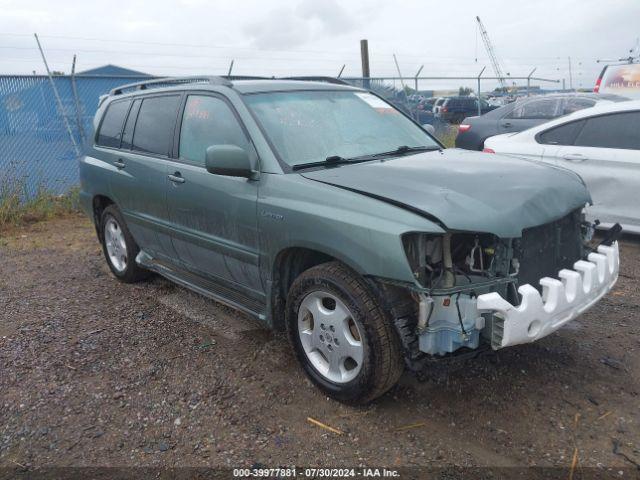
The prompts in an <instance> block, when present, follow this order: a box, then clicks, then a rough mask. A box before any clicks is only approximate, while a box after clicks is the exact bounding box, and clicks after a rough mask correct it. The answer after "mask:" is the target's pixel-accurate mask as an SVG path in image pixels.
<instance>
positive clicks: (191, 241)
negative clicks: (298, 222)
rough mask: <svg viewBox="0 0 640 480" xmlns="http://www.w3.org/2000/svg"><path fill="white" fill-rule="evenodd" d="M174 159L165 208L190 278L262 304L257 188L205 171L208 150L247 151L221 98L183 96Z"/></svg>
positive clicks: (245, 140) (238, 126) (247, 143)
mask: <svg viewBox="0 0 640 480" xmlns="http://www.w3.org/2000/svg"><path fill="white" fill-rule="evenodd" d="M184 103H185V104H184V109H183V114H182V120H181V125H180V134H179V141H178V144H179V145H178V152H177V156H178V158H177V159H174V160H173V161H170V162H169V163H168V172H167V173H168V178H169V186H168V189H167V206H168V209H169V218H170V221H171V223H172V228H173V229H174V232H173V235H172V236H173V239H172V240H173V245H174V247H175V250H176V252H177V254H178V256H179V258H180V260H181V261H182V262H183V263H184V264H185V265H186V266H187V267H188V268H189V269H190V270H191V271H192V272H194V273H196V274H198V275H200V276H202V277H205V278H207V279H208V280H211V281H214V282H216V283H218V284H220V285H222V286H225V287H228V288H232V289H235V290H238V291H240V292H241V293H243V294H245V295H247V296H249V297H252V298H253V299H256V300H260V301H263V300H264V293H263V292H264V289H263V287H262V282H261V280H260V272H259V263H258V260H259V256H258V228H257V218H256V215H257V213H256V209H257V199H258V182H256V181H253V180H248V179H246V178H239V177H229V176H222V175H214V174H212V173H209V172H207V170H206V168H205V152H206V149H207V147H209V146H212V145H236V146H239V147H242V148H244V149H246V150H247V151H249V152H251V153H252V154H253V152H254V150H253V146H252V145H251V143H250V141H249V140H248V137H247V135H246V133H245V132H244V130H243V128H242V126H241V124H240V122H239V120H238V118H237V117H236V115H235V113H234V111H233V109H232V107H231V106H230V105H229V104H228V103H227V101H226V100H224V99H223V98H222V97H219V96H216V95H213V94H211V95H208V94H197V95H188V96H187V98H186V100H185V102H184Z"/></svg>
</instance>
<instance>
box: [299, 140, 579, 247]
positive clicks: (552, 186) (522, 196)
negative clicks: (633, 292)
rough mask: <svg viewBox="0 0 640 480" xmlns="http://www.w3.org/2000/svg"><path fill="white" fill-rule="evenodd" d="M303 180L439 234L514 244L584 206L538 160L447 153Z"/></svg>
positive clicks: (574, 190) (568, 181)
mask: <svg viewBox="0 0 640 480" xmlns="http://www.w3.org/2000/svg"><path fill="white" fill-rule="evenodd" d="M302 175H303V176H304V177H305V178H308V179H310V180H315V181H319V182H323V183H326V184H329V185H334V186H337V187H341V188H345V189H348V190H351V191H354V192H358V193H361V194H363V195H368V196H371V197H374V198H378V199H380V200H382V201H386V202H388V203H392V204H396V205H399V206H402V207H403V208H407V209H410V210H413V211H416V212H418V213H420V214H422V215H424V216H426V217H428V218H430V219H432V220H434V221H436V222H438V223H440V224H441V225H442V226H443V227H445V228H446V229H447V230H459V231H471V232H487V233H493V234H495V235H497V236H499V237H502V238H516V237H520V236H521V235H522V230H523V229H525V228H528V227H532V226H536V225H542V224H544V223H548V222H551V221H553V220H557V219H558V218H561V217H563V216H564V215H566V214H568V213H569V212H571V211H572V210H575V209H576V208H580V207H584V206H585V204H587V203H591V197H590V195H589V192H588V191H587V189H586V187H585V186H584V183H583V182H582V179H581V178H580V177H579V176H578V175H576V174H575V173H573V172H571V171H569V170H565V169H562V168H558V167H553V166H549V165H545V164H542V163H540V162H535V161H530V160H523V159H514V158H512V157H503V156H500V155H493V154H487V153H480V152H472V151H467V150H458V149H448V150H444V151H440V152H438V151H436V152H426V153H420V154H415V155H410V156H405V157H399V158H392V159H385V160H383V161H372V162H366V163H359V164H354V165H343V166H340V167H335V168H326V169H322V170H316V171H311V172H306V173H303V174H302Z"/></svg>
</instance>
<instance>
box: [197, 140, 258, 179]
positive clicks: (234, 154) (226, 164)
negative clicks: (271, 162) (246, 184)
mask: <svg viewBox="0 0 640 480" xmlns="http://www.w3.org/2000/svg"><path fill="white" fill-rule="evenodd" d="M205 167H206V168H207V172H209V173H213V174H216V175H225V176H227V177H245V178H251V177H253V174H254V172H253V168H252V167H253V166H252V164H251V158H250V157H249V153H248V152H247V151H246V150H245V149H244V148H240V147H238V146H236V145H212V146H210V147H208V148H207V152H206V155H205Z"/></svg>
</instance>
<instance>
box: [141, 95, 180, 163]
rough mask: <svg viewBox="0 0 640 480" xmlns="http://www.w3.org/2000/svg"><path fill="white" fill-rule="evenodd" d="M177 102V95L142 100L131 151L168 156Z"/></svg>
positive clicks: (178, 99) (178, 98)
mask: <svg viewBox="0 0 640 480" xmlns="http://www.w3.org/2000/svg"><path fill="white" fill-rule="evenodd" d="M179 102H180V97H179V96H178V95H171V96H162V97H149V98H145V99H144V100H142V105H141V106H140V112H138V120H137V122H136V127H135V131H134V133H133V150H137V151H139V152H145V153H154V154H157V155H169V149H170V147H171V144H172V143H173V129H174V127H175V122H176V114H177V110H178V104H179Z"/></svg>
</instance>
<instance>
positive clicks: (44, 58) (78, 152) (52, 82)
mask: <svg viewBox="0 0 640 480" xmlns="http://www.w3.org/2000/svg"><path fill="white" fill-rule="evenodd" d="M33 36H34V37H36V42H37V44H38V50H40V55H41V56H42V61H43V62H44V67H45V68H46V69H47V76H48V77H49V82H50V83H51V88H52V89H53V95H54V96H55V97H56V102H57V103H58V108H59V109H60V115H62V121H63V122H64V126H65V127H66V129H67V133H68V134H69V140H71V144H72V145H73V149H74V150H75V152H76V155H77V156H80V153H81V152H80V148H79V147H78V144H77V143H76V139H75V138H74V136H73V132H72V131H71V125H69V119H68V118H67V116H66V115H65V114H64V107H63V106H62V100H61V99H60V94H59V93H58V88H57V87H56V84H55V82H54V81H53V77H52V76H51V70H49V64H48V63H47V59H46V57H45V56H44V52H43V51H42V45H40V39H39V38H38V34H37V33H34V34H33Z"/></svg>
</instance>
